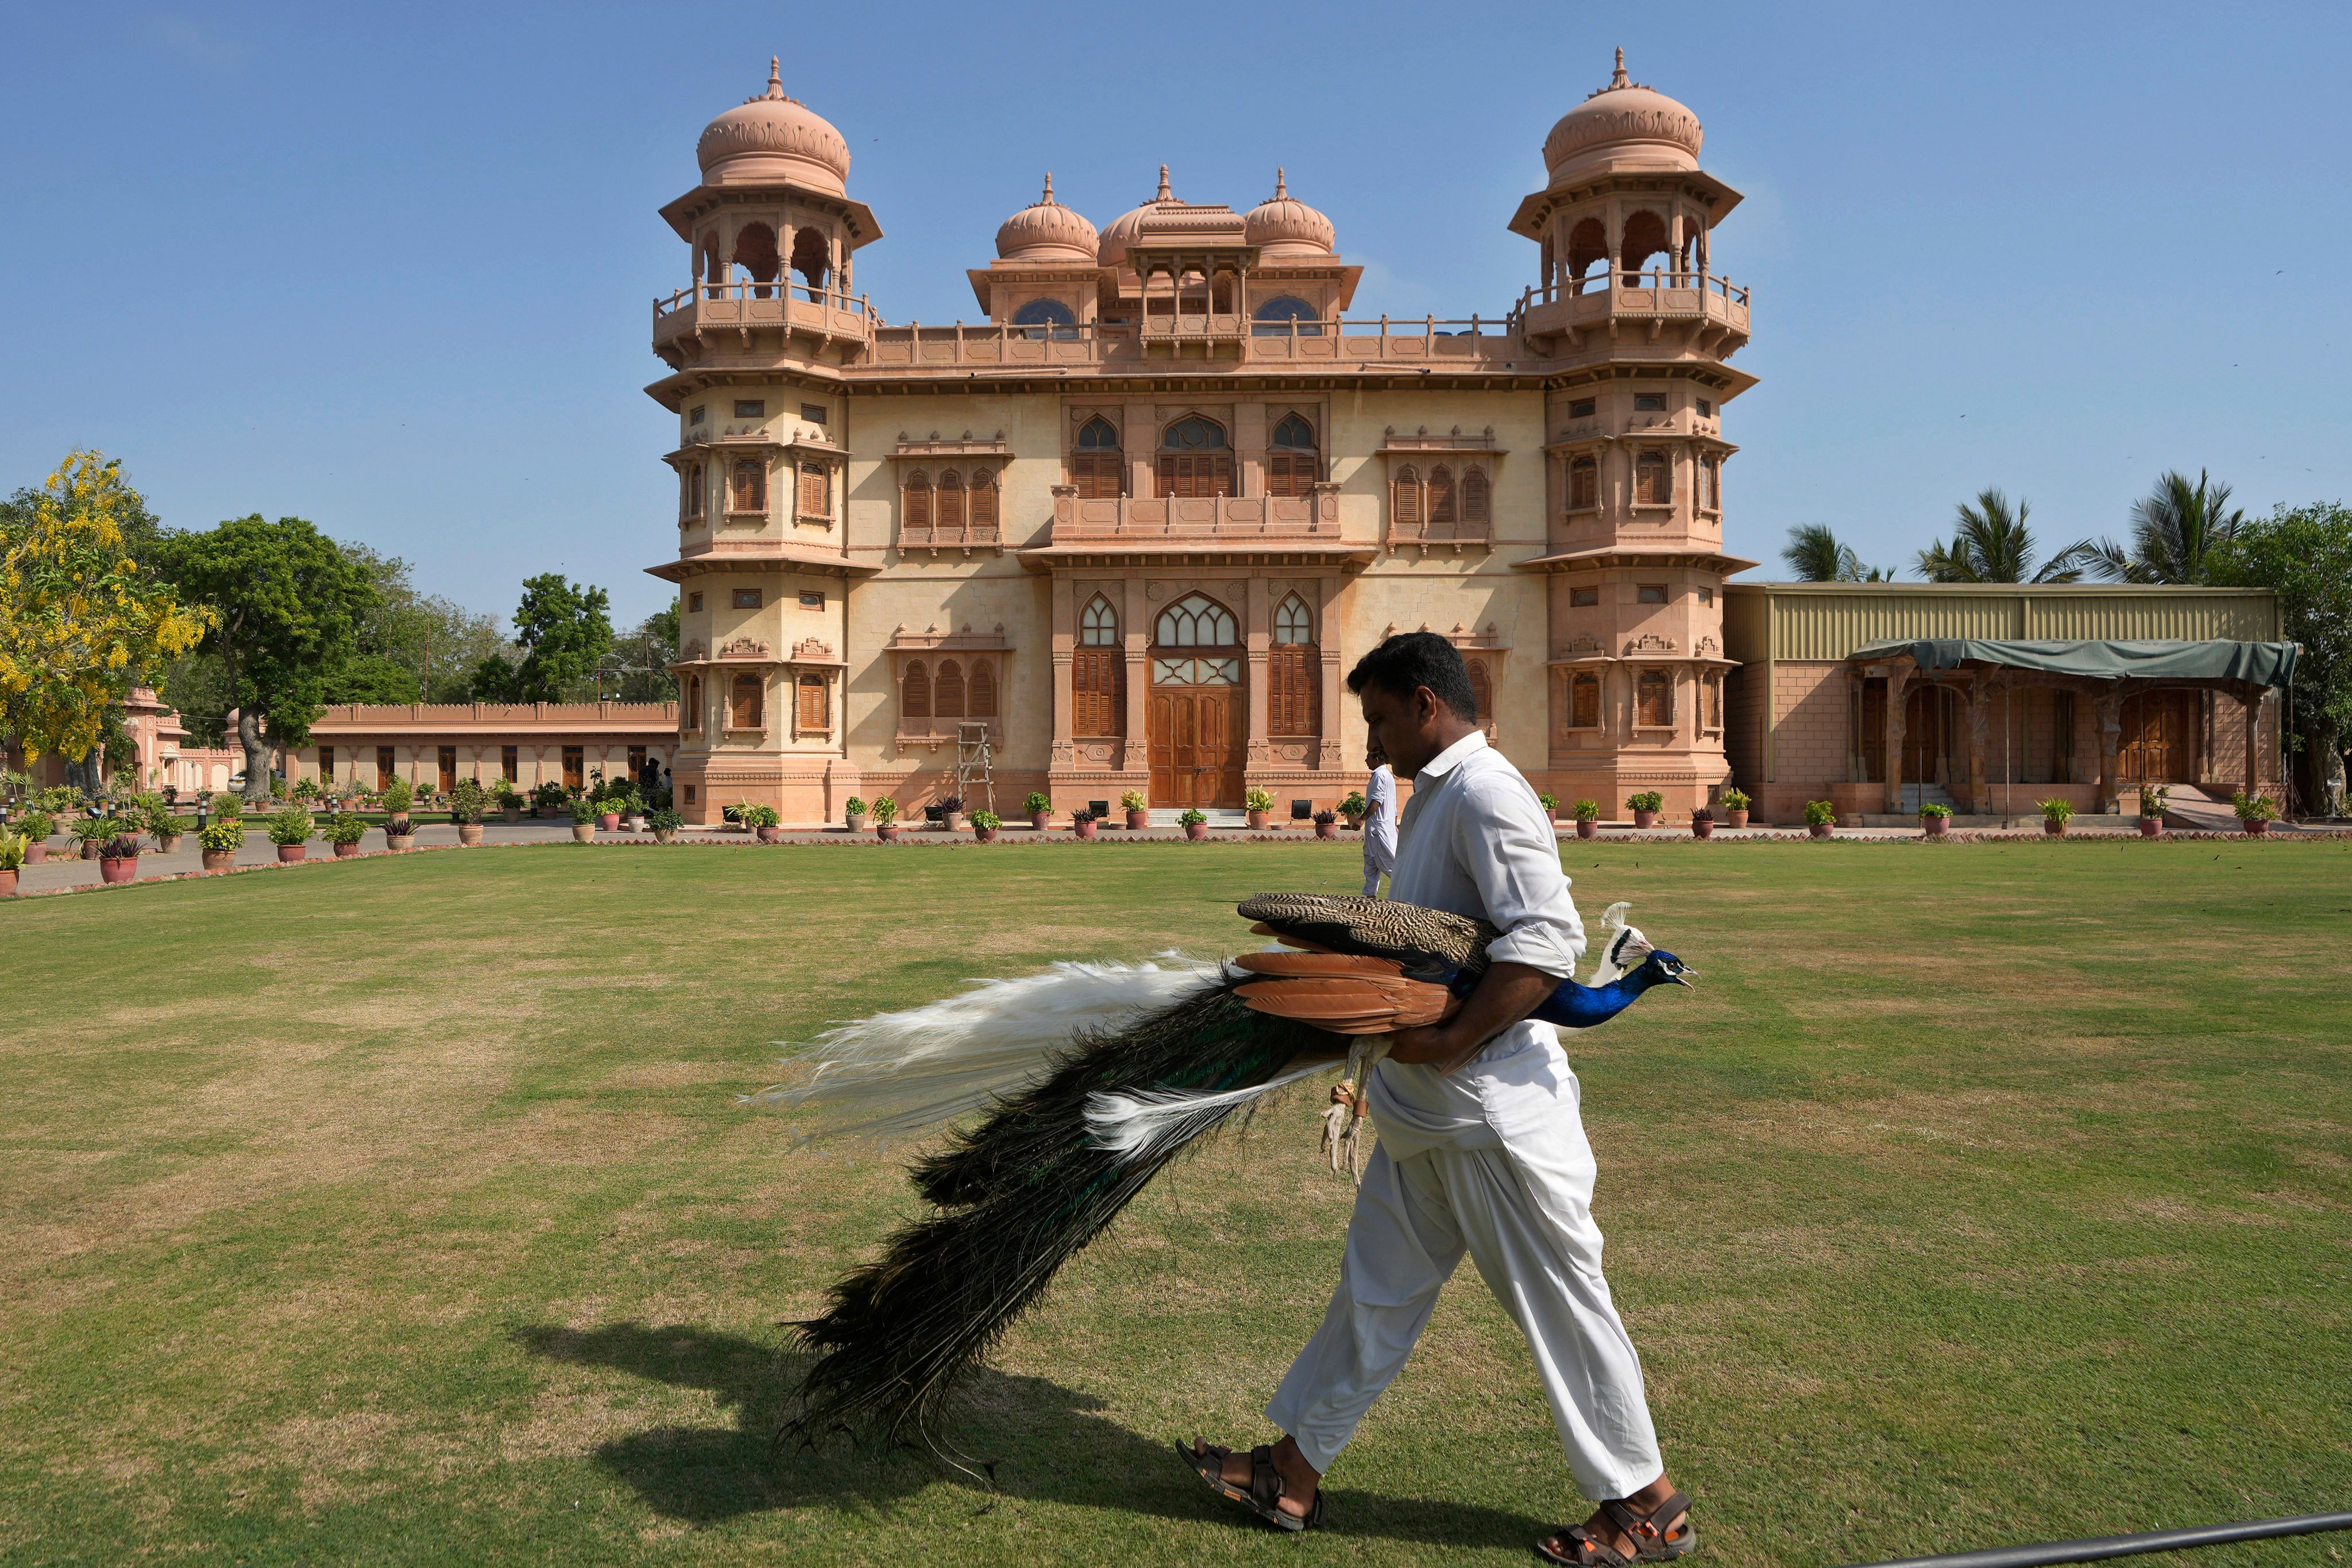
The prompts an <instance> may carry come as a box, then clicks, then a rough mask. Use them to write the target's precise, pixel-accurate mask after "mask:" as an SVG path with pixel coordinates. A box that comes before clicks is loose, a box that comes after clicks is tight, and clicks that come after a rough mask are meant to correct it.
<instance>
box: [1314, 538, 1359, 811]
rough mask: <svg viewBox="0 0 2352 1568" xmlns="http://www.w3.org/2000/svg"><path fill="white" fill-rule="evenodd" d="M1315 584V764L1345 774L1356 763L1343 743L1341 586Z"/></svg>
mask: <svg viewBox="0 0 2352 1568" xmlns="http://www.w3.org/2000/svg"><path fill="white" fill-rule="evenodd" d="M1315 585H1316V587H1317V589H1318V593H1317V595H1316V597H1317V599H1318V604H1317V605H1316V611H1315V613H1316V617H1317V618H1316V623H1315V637H1316V647H1318V649H1319V650H1320V652H1321V653H1322V656H1323V666H1322V668H1321V669H1320V670H1319V671H1318V675H1317V679H1318V681H1319V682H1320V684H1321V686H1322V698H1323V701H1322V715H1323V730H1322V735H1323V739H1322V743H1321V745H1320V746H1318V748H1317V750H1318V752H1320V753H1321V755H1320V758H1319V760H1318V762H1317V763H1316V765H1317V766H1318V767H1321V768H1329V769H1336V770H1338V771H1339V772H1342V773H1345V772H1347V771H1349V770H1350V769H1352V768H1354V767H1355V766H1356V765H1357V763H1355V761H1354V760H1353V759H1351V758H1349V756H1348V755H1347V753H1346V752H1345V750H1344V749H1343V748H1342V745H1341V742H1340V736H1341V733H1342V732H1343V731H1344V730H1345V728H1346V722H1345V721H1346V719H1347V710H1345V709H1343V708H1341V707H1340V704H1341V703H1342V702H1344V701H1345V700H1347V699H1346V698H1345V697H1344V696H1343V695H1342V693H1343V692H1344V691H1345V690H1346V688H1344V687H1343V686H1341V685H1340V683H1339V678H1340V676H1342V675H1343V674H1345V673H1346V670H1347V663H1348V649H1347V647H1346V646H1345V645H1344V644H1342V642H1341V641H1340V638H1339V594H1340V590H1341V587H1342V584H1341V583H1340V580H1339V578H1337V577H1319V578H1318V579H1316V584H1315Z"/></svg>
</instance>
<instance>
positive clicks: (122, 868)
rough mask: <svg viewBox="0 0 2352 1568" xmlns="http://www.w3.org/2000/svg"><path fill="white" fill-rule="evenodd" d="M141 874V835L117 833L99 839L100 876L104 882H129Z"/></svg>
mask: <svg viewBox="0 0 2352 1568" xmlns="http://www.w3.org/2000/svg"><path fill="white" fill-rule="evenodd" d="M137 875H139V835H137V834H136V833H115V834H110V835H109V836H108V837H105V838H101V839H100V840H99V841H98V877H99V880H100V881H102V882H127V881H129V880H131V878H133V877H136V876H137Z"/></svg>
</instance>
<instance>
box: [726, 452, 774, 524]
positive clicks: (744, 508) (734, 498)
mask: <svg viewBox="0 0 2352 1568" xmlns="http://www.w3.org/2000/svg"><path fill="white" fill-rule="evenodd" d="M727 510H729V511H741V512H755V513H759V512H765V511H766V510H768V465H767V464H765V463H763V462H761V460H760V459H759V458H737V459H736V460H735V470H734V472H733V474H732V475H731V476H730V480H729V484H728V490H727Z"/></svg>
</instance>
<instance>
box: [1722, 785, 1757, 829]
mask: <svg viewBox="0 0 2352 1568" xmlns="http://www.w3.org/2000/svg"><path fill="white" fill-rule="evenodd" d="M1755 804H1756V803H1755V802H1754V801H1752V800H1750V799H1749V798H1748V796H1747V795H1745V794H1743V793H1741V792H1740V791H1738V790H1736V789H1727V790H1725V791H1724V792H1723V812H1724V826H1727V827H1734V828H1738V827H1745V826H1748V807H1749V806H1751V805H1755Z"/></svg>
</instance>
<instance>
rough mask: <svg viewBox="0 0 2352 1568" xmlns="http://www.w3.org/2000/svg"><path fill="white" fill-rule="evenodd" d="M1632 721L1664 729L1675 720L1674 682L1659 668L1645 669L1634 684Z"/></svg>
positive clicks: (1670, 725) (1652, 727)
mask: <svg viewBox="0 0 2352 1568" xmlns="http://www.w3.org/2000/svg"><path fill="white" fill-rule="evenodd" d="M1634 692H1635V700H1634V705H1633V722H1635V723H1636V724H1640V725H1643V727H1645V728H1649V729H1657V730H1664V729H1669V728H1671V727H1672V726H1673V724H1674V721H1675V687H1674V682H1673V681H1672V680H1671V679H1668V678H1667V677H1666V675H1665V674H1664V672H1663V671H1660V670H1655V669H1645V670H1643V672H1642V678H1641V679H1640V680H1639V681H1638V682H1636V683H1635V686H1634Z"/></svg>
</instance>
